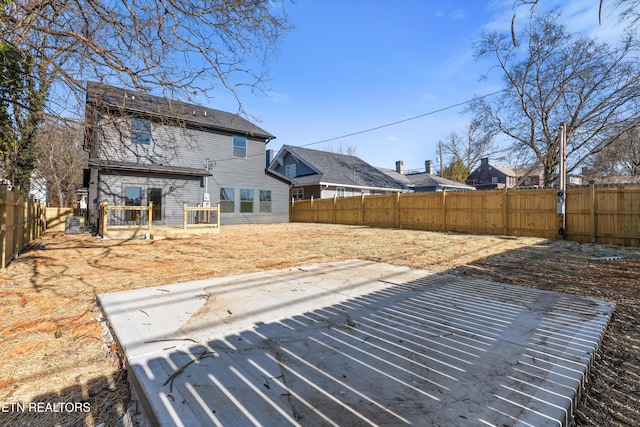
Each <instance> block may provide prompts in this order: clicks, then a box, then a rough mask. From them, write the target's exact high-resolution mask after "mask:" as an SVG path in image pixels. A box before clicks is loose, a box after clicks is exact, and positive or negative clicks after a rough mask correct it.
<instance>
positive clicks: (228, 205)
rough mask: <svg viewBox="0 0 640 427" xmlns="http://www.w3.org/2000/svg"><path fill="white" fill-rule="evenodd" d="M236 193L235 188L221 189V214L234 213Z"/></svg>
mask: <svg viewBox="0 0 640 427" xmlns="http://www.w3.org/2000/svg"><path fill="white" fill-rule="evenodd" d="M234 200H235V191H234V189H233V188H221V189H220V212H222V213H233V208H234V206H233V204H234Z"/></svg>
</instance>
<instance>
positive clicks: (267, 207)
mask: <svg viewBox="0 0 640 427" xmlns="http://www.w3.org/2000/svg"><path fill="white" fill-rule="evenodd" d="M260 213H271V190H260Z"/></svg>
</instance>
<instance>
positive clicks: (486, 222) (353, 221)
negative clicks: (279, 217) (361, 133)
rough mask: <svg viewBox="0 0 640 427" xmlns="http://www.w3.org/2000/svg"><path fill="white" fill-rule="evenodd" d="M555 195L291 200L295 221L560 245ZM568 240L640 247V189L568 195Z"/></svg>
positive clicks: (582, 190)
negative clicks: (551, 240) (519, 238)
mask: <svg viewBox="0 0 640 427" xmlns="http://www.w3.org/2000/svg"><path fill="white" fill-rule="evenodd" d="M557 203H558V199H557V196H556V189H552V188H549V189H525V190H506V189H505V190H491V191H472V192H437V193H397V194H389V195H382V196H361V197H350V198H333V199H318V200H313V199H311V200H302V201H300V200H292V201H291V206H290V210H289V220H290V221H292V222H318V223H333V224H350V225H366V226H374V227H391V228H406V229H414V230H430V231H454V232H463V233H478V234H499V235H509V236H531V237H544V238H559V237H561V236H560V234H559V229H560V224H561V223H560V217H559V215H558V213H557ZM565 212H566V230H565V236H566V238H567V239H569V240H573V241H577V242H580V243H587V242H598V243H608V244H616V245H627V246H640V187H596V186H594V185H591V186H589V187H581V188H570V189H569V190H568V191H567V199H566V211H565Z"/></svg>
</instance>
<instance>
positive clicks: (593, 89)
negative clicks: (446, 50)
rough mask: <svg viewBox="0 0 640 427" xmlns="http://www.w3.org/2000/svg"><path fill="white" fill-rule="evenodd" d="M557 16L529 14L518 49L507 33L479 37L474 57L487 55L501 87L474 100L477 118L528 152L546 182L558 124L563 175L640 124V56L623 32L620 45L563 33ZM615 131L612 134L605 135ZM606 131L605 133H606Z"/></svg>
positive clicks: (552, 167) (553, 165)
mask: <svg viewBox="0 0 640 427" xmlns="http://www.w3.org/2000/svg"><path fill="white" fill-rule="evenodd" d="M558 17H559V14H558V13H555V12H554V13H552V14H550V15H547V16H545V17H535V18H533V19H532V20H531V21H530V25H529V26H528V28H527V29H526V30H525V31H524V32H523V34H522V36H521V37H520V38H521V39H522V40H524V41H526V44H525V45H524V46H523V47H521V48H518V47H516V46H514V45H513V43H512V42H511V38H510V36H509V35H505V34H498V33H487V34H483V36H482V38H481V39H480V40H479V41H478V42H477V44H476V55H477V57H494V58H495V60H496V64H497V65H496V68H497V69H498V70H499V71H500V72H501V74H502V75H503V80H504V84H505V90H504V92H502V93H501V95H500V96H499V97H497V98H495V99H492V100H486V99H478V100H476V101H475V102H474V103H473V104H472V106H471V110H472V111H473V112H474V113H475V117H476V119H477V120H479V121H481V122H482V123H485V124H487V125H489V126H491V127H493V128H494V129H495V130H496V131H497V132H499V133H501V134H503V135H505V136H506V137H508V138H509V139H510V140H511V141H512V149H513V151H514V152H521V153H522V154H523V156H527V155H528V154H531V155H532V156H533V157H534V158H535V159H536V161H537V162H539V164H540V165H542V166H544V176H545V182H546V183H550V182H552V181H553V177H554V174H555V170H556V167H557V165H558V162H559V149H558V147H559V144H558V129H559V126H560V124H561V123H562V122H565V123H566V124H567V137H568V146H567V156H568V168H567V170H568V171H569V172H571V171H573V170H574V169H575V168H576V167H578V165H580V164H581V163H582V162H584V160H585V159H586V158H587V157H588V156H590V155H592V154H594V153H597V152H598V151H600V150H602V149H604V148H605V147H606V146H607V145H608V143H609V142H611V141H614V140H615V139H617V137H618V136H619V135H622V134H623V133H624V132H626V131H627V130H629V129H633V128H635V127H636V126H638V124H639V123H640V117H639V116H638V113H637V112H638V111H639V110H638V106H639V105H640V58H639V57H638V56H637V55H635V53H636V52H635V51H634V48H635V47H636V45H637V44H636V40H635V39H634V37H633V36H632V35H628V36H627V37H626V38H625V40H624V41H623V43H622V44H621V46H620V47H617V48H614V47H611V46H609V45H607V44H603V43H598V42H597V41H596V40H595V39H593V38H589V37H584V36H578V35H574V34H570V33H568V32H567V31H566V29H565V28H564V27H563V26H561V25H559V24H558V23H557V20H558ZM612 130H615V132H611V131H612ZM605 131H606V132H605Z"/></svg>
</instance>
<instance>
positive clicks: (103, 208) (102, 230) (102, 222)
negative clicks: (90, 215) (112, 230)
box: [100, 202, 109, 237]
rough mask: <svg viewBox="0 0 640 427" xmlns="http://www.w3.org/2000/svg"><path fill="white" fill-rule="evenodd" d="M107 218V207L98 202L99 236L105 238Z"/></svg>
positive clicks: (105, 204) (104, 203)
mask: <svg viewBox="0 0 640 427" xmlns="http://www.w3.org/2000/svg"><path fill="white" fill-rule="evenodd" d="M108 216H109V205H108V204H107V202H100V235H101V236H102V237H105V235H106V233H107V218H108Z"/></svg>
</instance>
